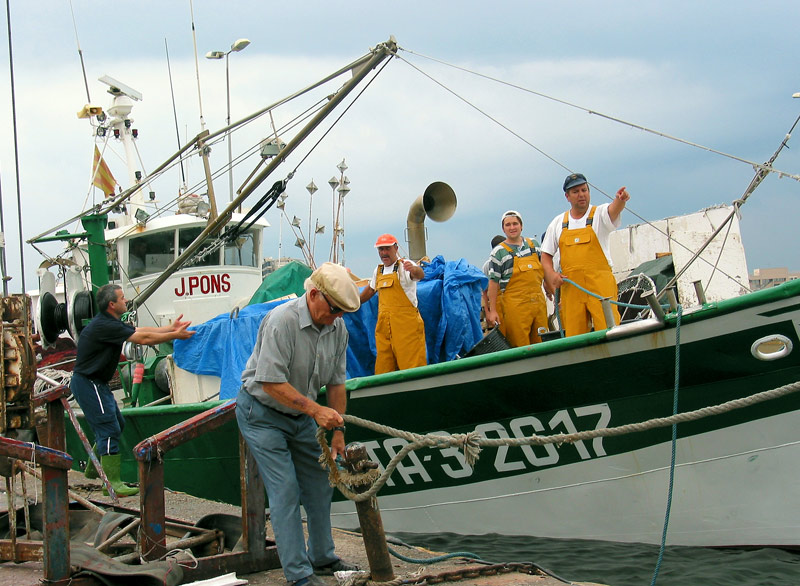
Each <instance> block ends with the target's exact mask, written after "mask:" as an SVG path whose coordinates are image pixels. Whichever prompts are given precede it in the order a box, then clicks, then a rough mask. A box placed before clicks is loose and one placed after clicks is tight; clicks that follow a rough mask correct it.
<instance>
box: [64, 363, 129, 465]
mask: <svg viewBox="0 0 800 586" xmlns="http://www.w3.org/2000/svg"><path fill="white" fill-rule="evenodd" d="M69 388H70V390H71V391H72V395H73V396H74V397H75V399H76V400H77V401H78V405H80V407H81V409H82V410H83V414H84V416H85V417H86V421H88V422H89V425H90V426H91V427H92V431H93V432H94V441H95V443H96V444H97V455H98V456H105V455H107V454H118V453H119V438H120V437H121V436H122V430H123V429H124V428H125V419H124V418H123V417H122V413H120V411H119V407H117V401H116V400H115V399H114V395H113V394H112V393H111V389H109V388H108V384H107V383H104V382H101V381H97V380H92V379H90V378H87V377H85V376H84V375H82V374H79V373H77V372H75V373H73V374H72V380H71V381H70V383H69Z"/></svg>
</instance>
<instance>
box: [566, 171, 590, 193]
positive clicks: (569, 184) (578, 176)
mask: <svg viewBox="0 0 800 586" xmlns="http://www.w3.org/2000/svg"><path fill="white" fill-rule="evenodd" d="M584 183H589V182H588V181H586V177H584V176H583V174H582V173H573V174H572V175H569V176H568V177H567V178H566V179H564V193H566V192H568V191H569V190H570V189H572V188H573V187H577V186H578V185H583V184H584Z"/></svg>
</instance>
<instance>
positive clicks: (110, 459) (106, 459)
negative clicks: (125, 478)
mask: <svg viewBox="0 0 800 586" xmlns="http://www.w3.org/2000/svg"><path fill="white" fill-rule="evenodd" d="M100 465H101V466H102V467H103V470H105V473H106V478H108V481H109V482H110V483H111V486H112V487H113V488H114V492H115V493H117V496H133V495H135V494H139V489H138V488H132V487H130V486H127V485H126V484H125V483H124V482H122V480H120V477H119V474H120V466H121V465H122V455H121V454H109V455H107V456H103V457H102V458H100ZM103 494H104V495H106V496H108V490H107V489H106V488H105V487H103Z"/></svg>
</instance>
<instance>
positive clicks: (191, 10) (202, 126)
mask: <svg viewBox="0 0 800 586" xmlns="http://www.w3.org/2000/svg"><path fill="white" fill-rule="evenodd" d="M189 13H190V16H191V19H192V44H193V45H194V71H195V78H196V79H197V101H198V102H199V104H200V130H201V131H202V130H205V129H206V121H205V119H204V118H203V96H201V95H200V64H199V63H198V62H197V30H196V29H195V27H194V4H193V2H192V0H189Z"/></svg>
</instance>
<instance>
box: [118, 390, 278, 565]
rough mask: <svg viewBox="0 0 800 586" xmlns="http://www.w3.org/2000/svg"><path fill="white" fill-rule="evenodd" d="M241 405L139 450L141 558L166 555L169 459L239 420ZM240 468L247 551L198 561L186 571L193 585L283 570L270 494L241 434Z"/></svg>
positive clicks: (210, 413) (198, 418) (190, 422)
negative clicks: (269, 527)
mask: <svg viewBox="0 0 800 586" xmlns="http://www.w3.org/2000/svg"><path fill="white" fill-rule="evenodd" d="M235 407H236V403H235V402H234V401H229V402H228V403H224V404H222V405H218V406H216V407H213V408H211V409H209V410H207V411H204V412H203V413H200V414H198V415H195V416H194V417H192V418H190V419H187V420H186V421H184V422H182V423H179V424H176V425H173V426H172V427H170V428H168V429H165V430H164V431H162V432H160V433H158V434H156V435H153V436H151V437H149V438H147V439H145V440H143V441H142V442H140V443H139V444H138V445H137V446H136V447H135V448H134V457H135V458H136V460H137V461H138V463H139V464H138V466H139V499H140V504H141V520H142V522H141V529H140V532H139V549H140V555H141V557H142V558H143V559H144V560H147V561H151V560H158V559H162V558H163V557H165V556H166V555H167V552H168V550H167V543H166V527H167V524H166V503H165V498H164V457H163V456H164V454H166V453H167V452H169V451H170V450H172V449H175V448H177V447H179V446H181V445H183V444H185V443H187V442H189V441H191V440H193V439H195V438H197V437H199V436H201V435H203V434H205V433H208V432H210V431H213V430H215V429H218V428H220V427H222V426H223V425H225V424H226V423H228V422H230V421H231V420H232V419H233V418H234V417H235ZM239 465H240V468H239V469H240V479H241V491H242V493H241V494H242V498H241V502H242V545H243V551H235V552H230V553H221V554H217V555H212V556H207V557H201V558H197V562H196V565H194V566H193V567H191V568H184V574H187V573H188V574H190V575H191V578H192V579H203V578H206V577H211V576H218V575H220V574H221V573H225V572H234V571H235V572H239V573H243V574H247V573H252V572H257V571H262V570H267V569H273V568H278V567H280V561H279V560H278V551H277V548H276V546H275V544H274V542H272V541H269V542H268V541H267V536H266V493H265V491H264V484H263V481H262V480H261V477H260V476H259V474H258V469H257V467H256V463H255V459H254V458H253V456H252V454H251V453H250V450H249V449H248V447H247V444H246V443H245V442H244V440H243V439H242V436H241V434H239Z"/></svg>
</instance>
